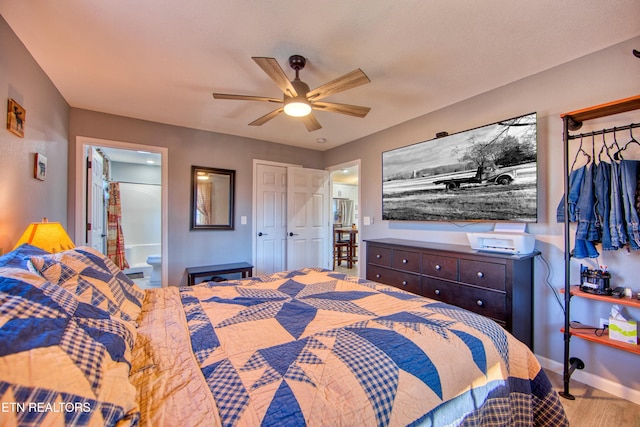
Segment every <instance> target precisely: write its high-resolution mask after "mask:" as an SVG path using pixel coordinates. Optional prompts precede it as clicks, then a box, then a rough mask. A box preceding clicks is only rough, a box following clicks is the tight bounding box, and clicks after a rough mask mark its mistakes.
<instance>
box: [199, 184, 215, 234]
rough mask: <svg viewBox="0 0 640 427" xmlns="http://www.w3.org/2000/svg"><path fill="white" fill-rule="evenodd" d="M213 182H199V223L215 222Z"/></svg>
mask: <svg viewBox="0 0 640 427" xmlns="http://www.w3.org/2000/svg"><path fill="white" fill-rule="evenodd" d="M212 192H213V184H212V183H211V182H210V181H208V182H198V200H197V206H198V220H197V224H198V225H208V224H213V215H212V213H213V206H212V204H213V197H212V196H213V195H212V194H211V193H212Z"/></svg>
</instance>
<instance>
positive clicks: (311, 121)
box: [300, 113, 322, 132]
mask: <svg viewBox="0 0 640 427" xmlns="http://www.w3.org/2000/svg"><path fill="white" fill-rule="evenodd" d="M300 118H301V119H302V121H303V123H304V125H305V126H306V127H307V130H308V131H309V132H313V131H314V130H318V129H322V126H320V122H319V121H318V119H316V116H314V115H313V113H311V114H308V115H306V116H304V117H300Z"/></svg>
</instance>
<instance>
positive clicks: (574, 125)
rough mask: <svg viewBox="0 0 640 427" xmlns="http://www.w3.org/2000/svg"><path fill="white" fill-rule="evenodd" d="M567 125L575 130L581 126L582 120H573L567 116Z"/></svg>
mask: <svg viewBox="0 0 640 427" xmlns="http://www.w3.org/2000/svg"><path fill="white" fill-rule="evenodd" d="M568 119H569V120H568V124H567V125H568V127H569V130H570V131H576V130H578V129H580V128H581V127H582V122H579V121H577V120H575V119H574V118H573V117H571V116H569V117H568Z"/></svg>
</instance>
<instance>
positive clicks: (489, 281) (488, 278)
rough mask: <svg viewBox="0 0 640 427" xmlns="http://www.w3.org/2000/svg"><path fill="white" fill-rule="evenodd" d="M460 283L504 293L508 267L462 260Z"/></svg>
mask: <svg viewBox="0 0 640 427" xmlns="http://www.w3.org/2000/svg"><path fill="white" fill-rule="evenodd" d="M460 281H461V282H463V283H469V284H471V285H477V286H482V287H484V288H491V289H497V290H500V291H504V290H506V267H505V265H504V264H496V263H492V262H482V261H471V260H468V259H461V260H460Z"/></svg>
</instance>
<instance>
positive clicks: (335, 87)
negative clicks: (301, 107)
mask: <svg viewBox="0 0 640 427" xmlns="http://www.w3.org/2000/svg"><path fill="white" fill-rule="evenodd" d="M369 82H371V80H369V77H367V75H366V74H365V73H364V71H362V70H361V69H360V68H358V69H357V70H353V71H352V72H350V73H347V74H345V75H344V76H342V77H338V78H337V79H335V80H331V81H330V82H329V83H325V84H323V85H322V86H319V87H317V88H315V89H313V90H312V91H311V92H309V93H308V94H307V99H308V100H309V101H317V100H319V99H322V98H326V97H327V96H329V95H333V94H334V93H338V92H342V91H345V90H347V89H352V88H354V87H357V86H360V85H363V84H366V83H369Z"/></svg>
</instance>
